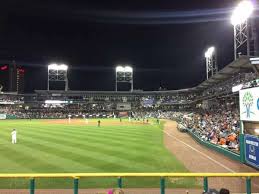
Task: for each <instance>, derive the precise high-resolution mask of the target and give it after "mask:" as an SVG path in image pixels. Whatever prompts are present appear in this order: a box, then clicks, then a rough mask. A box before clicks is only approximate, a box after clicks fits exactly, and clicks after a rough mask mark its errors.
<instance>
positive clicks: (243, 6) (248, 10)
mask: <svg viewBox="0 0 259 194" xmlns="http://www.w3.org/2000/svg"><path fill="white" fill-rule="evenodd" d="M253 11H254V5H253V3H252V2H251V1H249V0H244V1H241V2H240V3H239V4H238V6H237V7H236V8H235V9H234V11H233V14H232V16H231V24H232V25H233V26H236V25H240V24H242V23H245V22H246V21H247V19H248V18H249V17H250V16H251V15H252V13H253Z"/></svg>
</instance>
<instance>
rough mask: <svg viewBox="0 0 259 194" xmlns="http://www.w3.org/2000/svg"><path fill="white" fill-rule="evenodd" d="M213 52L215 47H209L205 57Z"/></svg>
mask: <svg viewBox="0 0 259 194" xmlns="http://www.w3.org/2000/svg"><path fill="white" fill-rule="evenodd" d="M214 52H215V47H210V48H208V50H207V51H206V52H205V58H209V57H211V56H212V55H213V54H214Z"/></svg>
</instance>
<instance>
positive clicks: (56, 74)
mask: <svg viewBox="0 0 259 194" xmlns="http://www.w3.org/2000/svg"><path fill="white" fill-rule="evenodd" d="M67 71H68V66H67V65H65V64H56V63H53V64H50V65H48V90H49V85H50V82H56V81H59V82H60V81H62V82H65V91H67V90H68V79H67Z"/></svg>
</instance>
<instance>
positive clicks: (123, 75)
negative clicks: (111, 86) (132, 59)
mask: <svg viewBox="0 0 259 194" xmlns="http://www.w3.org/2000/svg"><path fill="white" fill-rule="evenodd" d="M119 82H127V83H130V84H131V91H133V68H132V67H131V66H130V65H125V66H124V65H118V66H117V67H116V82H115V91H117V90H118V83H119Z"/></svg>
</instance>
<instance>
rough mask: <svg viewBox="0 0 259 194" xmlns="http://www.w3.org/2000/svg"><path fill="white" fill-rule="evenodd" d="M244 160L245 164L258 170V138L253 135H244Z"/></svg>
mask: <svg viewBox="0 0 259 194" xmlns="http://www.w3.org/2000/svg"><path fill="white" fill-rule="evenodd" d="M245 159H246V162H247V163H248V164H250V165H252V166H254V167H256V168H259V138H258V137H256V136H253V135H245Z"/></svg>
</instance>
